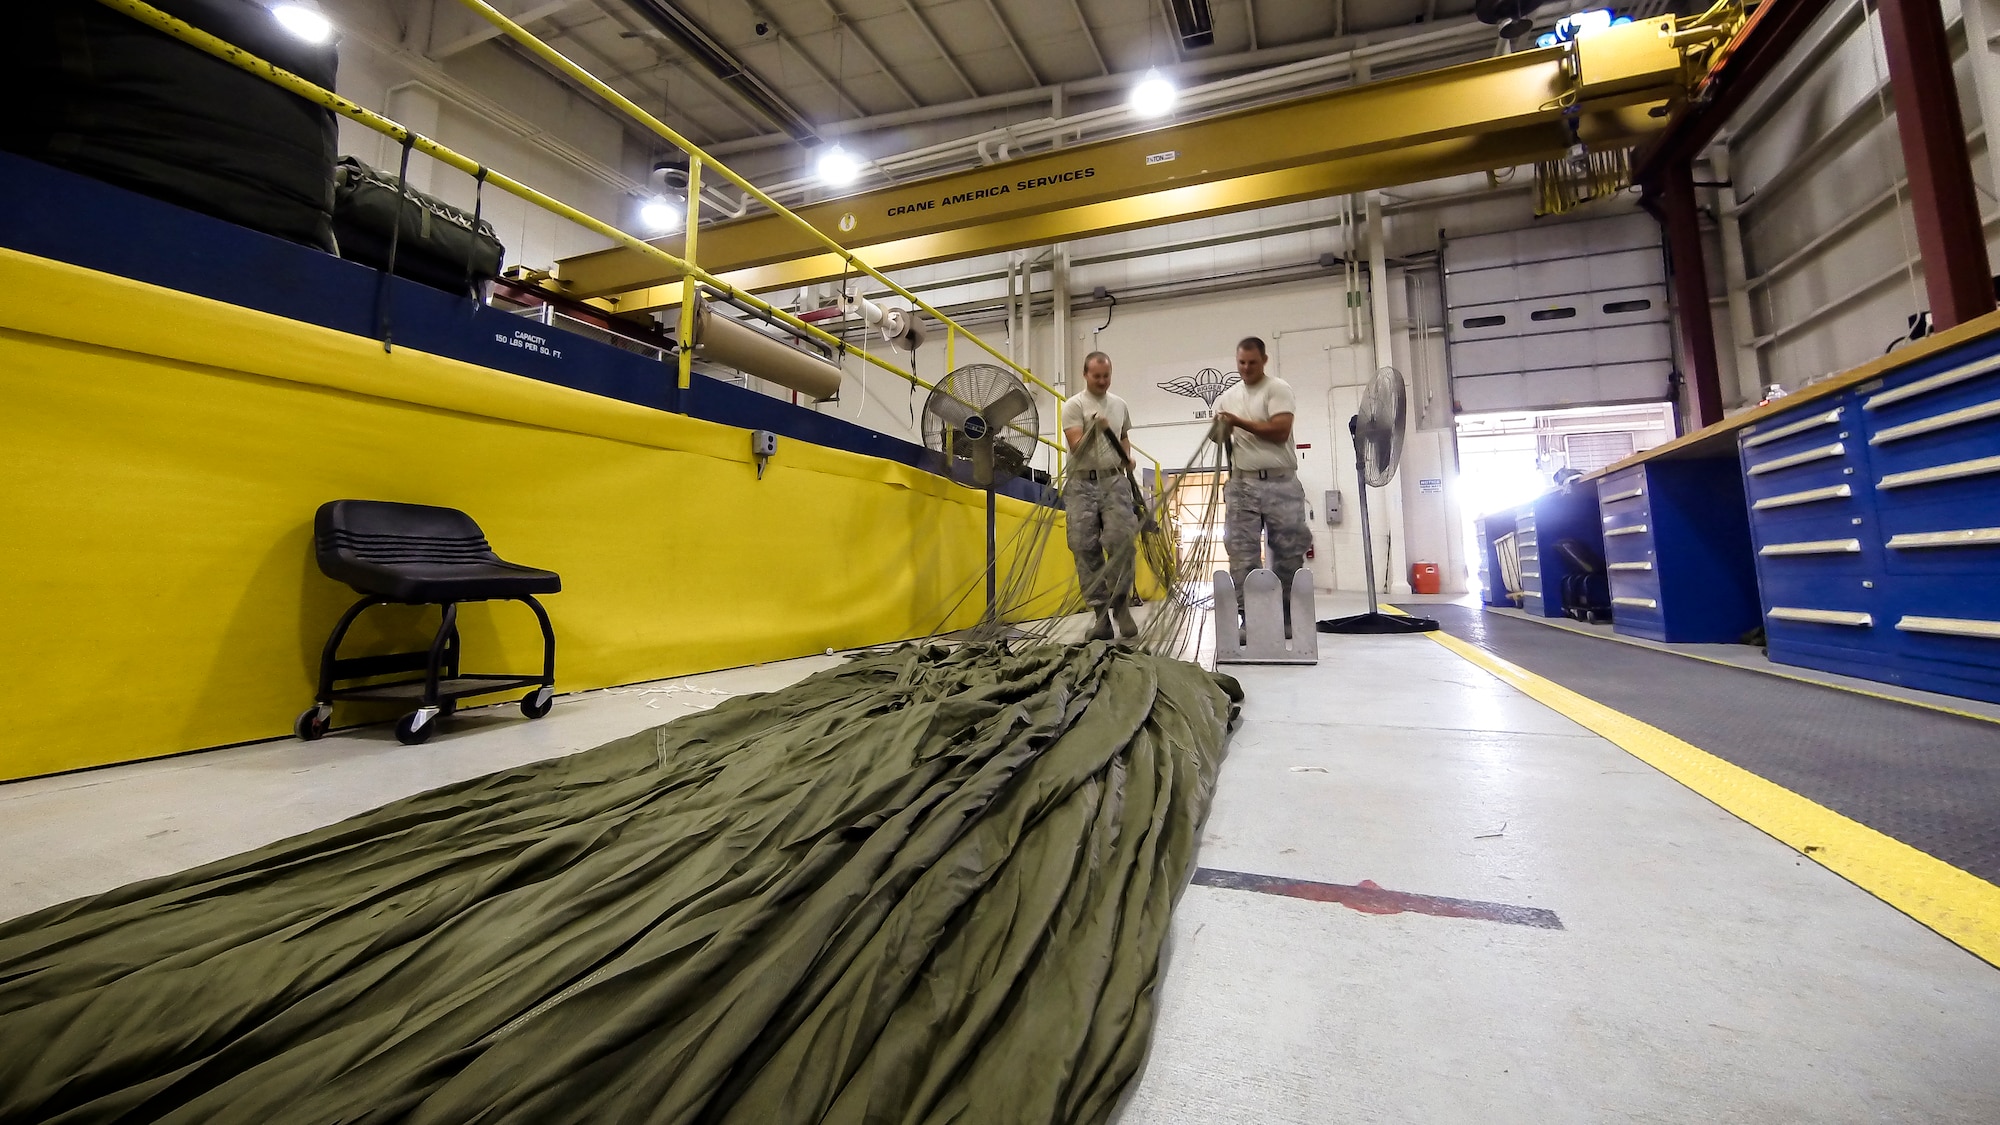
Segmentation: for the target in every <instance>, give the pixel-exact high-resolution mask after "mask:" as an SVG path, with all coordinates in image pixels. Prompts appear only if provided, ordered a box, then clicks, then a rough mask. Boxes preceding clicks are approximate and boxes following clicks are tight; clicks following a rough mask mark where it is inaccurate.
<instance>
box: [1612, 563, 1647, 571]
mask: <svg viewBox="0 0 2000 1125" xmlns="http://www.w3.org/2000/svg"><path fill="white" fill-rule="evenodd" d="M1605 569H1606V570H1651V569H1653V564H1652V563H1649V562H1624V563H1612V564H1611V565H1610V566H1608V567H1606V568H1605Z"/></svg>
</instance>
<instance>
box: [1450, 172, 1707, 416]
mask: <svg viewBox="0 0 2000 1125" xmlns="http://www.w3.org/2000/svg"><path fill="white" fill-rule="evenodd" d="M1444 274H1445V283H1444V296H1445V305H1446V308H1445V312H1446V323H1447V325H1448V328H1447V331H1446V340H1447V346H1448V347H1449V349H1450V356H1451V365H1450V370H1451V376H1452V392H1453V397H1454V399H1455V400H1456V404H1457V409H1458V413H1461V414H1487V413H1494V412H1499V411H1508V410H1558V409H1562V408H1564V407H1572V406H1597V405H1609V404H1621V403H1633V402H1660V401H1664V400H1668V399H1671V398H1672V397H1673V385H1672V378H1673V369H1674V351H1673V335H1672V328H1671V325H1670V324H1669V323H1668V312H1667V279H1666V263H1665V261H1664V260H1663V259H1662V257H1661V252H1660V228H1659V224H1657V223H1655V222H1654V221H1653V220H1652V218H1651V217H1650V216H1648V215H1646V214H1644V213H1641V212H1636V211H1635V212H1633V213H1631V214H1627V215H1617V216H1612V217H1609V218H1603V219H1589V220H1585V221H1582V222H1544V223H1540V224H1537V225H1536V226H1533V227H1529V228H1526V229H1523V230H1516V231H1503V232H1501V233H1499V234H1482V235H1474V236H1471V237H1467V238H1457V239H1451V240H1449V241H1447V242H1446V243H1445V248H1444Z"/></svg>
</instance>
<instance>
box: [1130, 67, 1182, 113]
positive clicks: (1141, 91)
mask: <svg viewBox="0 0 2000 1125" xmlns="http://www.w3.org/2000/svg"><path fill="white" fill-rule="evenodd" d="M1180 96H1181V92H1180V91H1179V90H1176V89H1175V88H1174V84H1173V83H1172V82H1169V81H1167V79H1166V77H1165V76H1164V75H1162V74H1161V73H1160V72H1159V71H1158V70H1148V71H1147V72H1146V75H1145V77H1143V78H1141V79H1139V84H1138V85H1136V86H1134V87H1132V98H1131V104H1132V112H1133V113H1136V114H1138V115H1139V116H1140V117H1165V116H1166V115H1167V114H1169V113H1172V112H1173V111H1174V102H1176V101H1178V100H1179V99H1180Z"/></svg>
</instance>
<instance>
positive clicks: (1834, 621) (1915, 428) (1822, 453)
mask: <svg viewBox="0 0 2000 1125" xmlns="http://www.w3.org/2000/svg"><path fill="white" fill-rule="evenodd" d="M1737 441H1738V449H1739V453H1740V456H1741V459H1742V472H1743V479H1744V481H1745V484H1746V491H1747V495H1748V500H1749V505H1750V522H1751V530H1752V538H1753V542H1754V546H1755V550H1756V565H1757V574H1758V581H1759V585H1760V587H1761V591H1762V610H1763V615H1764V622H1765V629H1766V635H1767V637H1768V638H1769V643H1770V653H1771V658H1772V659H1773V660H1776V661H1779V662H1781V663H1787V664H1796V665H1801V666H1804V667H1810V668H1820V669H1824V670H1826V671H1831V672H1840V673H1844V674H1847V675H1852V676H1861V677H1865V678H1868V679H1874V680H1882V681H1885V682H1889V683H1897V684H1903V685H1906V686H1909V687H1914V688H1921V689H1924V690H1929V691H1938V692H1946V693H1949V694H1954V695H1963V696H1970V697H1973V698H1978V699H1984V700H1989V701H1993V702H2000V339H1996V338H1991V337H1989V338H1986V339H1981V340H1974V341H1971V342H1969V343H1966V344H1964V345H1961V346H1959V347H1957V348H1952V349H1949V350H1946V351H1943V352H1939V353H1937V354H1935V355H1931V356H1927V357H1925V358H1924V359H1922V360H1919V361H1917V362H1915V363H1912V364H1910V365H1909V366H1907V367H1904V368H1902V369H1900V370H1897V371H1894V372H1892V373H1890V374H1887V375H1885V376H1883V377H1881V378H1879V379H1875V380H1872V381H1869V382H1865V383H1862V384H1860V385H1858V386H1856V387H1853V388H1852V389H1850V390H1847V391H1845V392H1843V393H1841V394H1839V395H1837V396H1828V397H1824V398H1819V399H1816V400H1814V401H1812V402H1810V403H1807V404H1804V405H1803V406H1801V407H1800V408H1799V409H1797V410H1791V411H1784V412H1780V413H1778V414H1775V415H1772V416H1771V417H1769V418H1767V419H1764V420H1762V421H1760V422H1758V423H1757V424H1756V425H1753V426H1748V427H1745V428H1744V429H1743V430H1742V431H1741V432H1740V434H1739V435H1738V439H1737Z"/></svg>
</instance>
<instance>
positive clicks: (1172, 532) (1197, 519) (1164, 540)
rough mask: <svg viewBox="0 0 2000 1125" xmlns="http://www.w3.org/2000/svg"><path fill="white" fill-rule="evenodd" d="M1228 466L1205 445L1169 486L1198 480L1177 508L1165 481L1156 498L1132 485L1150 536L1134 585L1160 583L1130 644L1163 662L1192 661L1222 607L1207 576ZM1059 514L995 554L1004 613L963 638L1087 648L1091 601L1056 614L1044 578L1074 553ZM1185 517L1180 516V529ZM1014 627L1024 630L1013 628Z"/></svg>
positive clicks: (952, 615) (1065, 479) (956, 601)
mask: <svg viewBox="0 0 2000 1125" xmlns="http://www.w3.org/2000/svg"><path fill="white" fill-rule="evenodd" d="M1225 465H1226V462H1225V460H1224V457H1223V450H1222V447H1221V446H1220V445H1219V444H1218V443H1217V442H1216V441H1215V438H1214V436H1213V434H1212V433H1211V434H1208V435H1205V436H1204V437H1203V439H1202V441H1201V443H1200V444H1199V445H1198V446H1197V447H1196V449H1195V451H1194V453H1193V454H1192V455H1191V456H1190V457H1189V458H1188V461H1187V463H1186V464H1185V465H1184V466H1183V467H1182V468H1181V470H1180V471H1179V472H1178V473H1171V472H1170V473H1169V474H1168V476H1169V477H1170V478H1176V477H1177V478H1179V479H1183V480H1188V479H1193V480H1199V481H1200V482H1201V483H1199V484H1194V485H1183V486H1182V487H1181V489H1180V491H1179V497H1178V499H1179V503H1178V504H1177V505H1170V504H1169V503H1168V489H1167V482H1166V480H1161V481H1160V482H1158V488H1157V489H1156V490H1155V492H1154V493H1153V494H1151V495H1148V494H1147V492H1146V490H1145V489H1144V488H1143V487H1142V486H1141V485H1140V482H1139V480H1138V479H1137V476H1136V475H1134V476H1133V478H1132V479H1131V483H1132V491H1133V495H1134V497H1135V499H1136V500H1137V501H1138V504H1139V506H1140V508H1141V514H1142V519H1141V521H1140V522H1141V529H1140V532H1139V535H1138V541H1137V543H1136V544H1135V558H1134V563H1135V575H1136V576H1137V578H1138V584H1139V585H1140V586H1142V587H1143V586H1144V584H1145V583H1146V582H1147V580H1149V579H1150V580H1151V582H1153V583H1156V584H1157V586H1158V589H1157V590H1152V591H1150V592H1151V593H1152V594H1154V595H1157V596H1155V597H1149V598H1148V599H1147V602H1146V607H1145V609H1144V611H1143V612H1142V613H1141V614H1139V617H1140V628H1139V635H1138V636H1137V637H1133V638H1128V639H1126V640H1125V641H1124V642H1123V643H1124V644H1126V645H1128V646H1130V647H1132V648H1135V649H1138V650H1141V651H1144V652H1147V653H1151V654H1154V655H1158V656H1168V657H1175V658H1179V659H1187V658H1189V657H1191V656H1192V655H1193V642H1194V640H1195V636H1196V633H1197V631H1198V630H1199V629H1200V627H1201V625H1202V622H1203V618H1204V614H1205V613H1206V611H1207V610H1208V609H1209V607H1210V606H1211V605H1212V604H1213V600H1214V596H1213V593H1212V592H1211V588H1210V585H1209V580H1210V577H1211V575H1210V574H1209V573H1207V572H1206V569H1205V564H1206V563H1207V562H1208V559H1209V554H1210V545H1211V544H1212V543H1214V542H1216V541H1217V539H1218V538H1219V536H1220V530H1221V529H1220V523H1221V518H1222V512H1223V499H1222V491H1223V485H1222V479H1221V478H1222V477H1223V475H1224V474H1223V472H1222V470H1223V469H1224V467H1225ZM1076 471H1077V470H1076V468H1075V459H1074V458H1072V459H1071V461H1070V463H1069V465H1068V467H1067V468H1066V469H1065V471H1064V473H1063V474H1062V475H1061V476H1060V477H1058V478H1056V479H1055V480H1053V481H1051V482H1050V483H1051V487H1054V488H1056V489H1058V490H1062V489H1064V488H1066V487H1067V485H1068V484H1069V480H1070V474H1072V473H1074V472H1076ZM1059 512H1060V509H1058V508H1055V507H1053V506H1050V505H1047V504H1037V505H1035V506H1034V509H1033V511H1031V512H1030V513H1029V515H1028V517H1027V518H1026V519H1025V520H1024V521H1023V522H1022V523H1021V524H1020V526H1019V527H1018V528H1017V529H1016V530H1015V531H1014V532H1013V534H1011V535H1009V536H1007V537H1006V538H1005V539H1003V540H1002V541H1001V543H1000V545H999V550H998V551H997V553H996V564H995V565H997V566H998V568H999V574H998V576H997V577H998V581H997V598H996V605H997V610H998V612H997V613H996V614H995V615H994V619H993V620H991V621H983V622H981V623H980V624H979V625H978V626H975V627H974V628H973V629H971V630H970V631H968V632H967V633H965V634H964V636H965V638H966V639H968V640H975V641H991V640H1008V641H1011V642H1012V643H1013V644H1015V645H1021V644H1061V643H1069V642H1073V641H1076V640H1080V639H1081V634H1082V630H1083V629H1084V628H1085V626H1083V625H1082V624H1080V623H1079V620H1078V619H1079V617H1080V616H1081V615H1085V614H1088V613H1090V612H1091V606H1090V605H1089V604H1088V602H1087V601H1086V600H1085V598H1084V594H1083V591H1082V590H1081V589H1080V588H1078V587H1076V586H1074V585H1073V584H1072V585H1070V586H1069V588H1068V589H1067V590H1066V592H1065V593H1064V594H1063V596H1062V597H1061V599H1060V600H1059V601H1056V602H1054V603H1053V604H1051V602H1050V598H1051V595H1050V593H1049V592H1048V590H1047V589H1046V586H1045V580H1044V574H1045V571H1046V569H1047V568H1048V567H1049V566H1050V565H1051V563H1050V552H1051V551H1060V552H1065V553H1066V552H1067V550H1068V547H1067V544H1065V543H1062V542H1060V537H1059V536H1057V535H1056V534H1055V532H1056V527H1057V523H1058V520H1057V516H1058V513H1059ZM1176 515H1178V516H1179V519H1178V521H1177V520H1176V518H1175V517H1176ZM985 583H986V570H985V569H984V568H981V569H980V570H979V571H978V572H976V573H974V574H972V575H969V576H968V577H967V578H966V579H965V580H964V581H963V582H961V583H960V584H958V585H956V586H954V587H953V588H952V589H951V591H950V592H949V593H948V594H947V595H946V596H945V598H944V599H943V600H942V601H940V602H939V604H938V605H937V606H936V607H935V608H934V610H933V612H932V613H931V614H929V615H927V619H928V621H929V622H930V628H929V629H928V630H927V631H926V634H925V635H936V634H939V633H943V632H945V631H947V630H948V629H949V628H950V626H951V623H952V622H953V621H954V620H956V619H957V618H958V616H959V614H960V613H961V611H962V610H963V609H964V608H965V606H966V604H967V603H968V602H970V601H972V600H974V599H975V598H977V597H978V596H979V595H980V594H981V593H982V592H983V591H984V589H985ZM1009 623H1019V624H1018V625H1017V626H1016V625H1010V624H1009Z"/></svg>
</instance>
